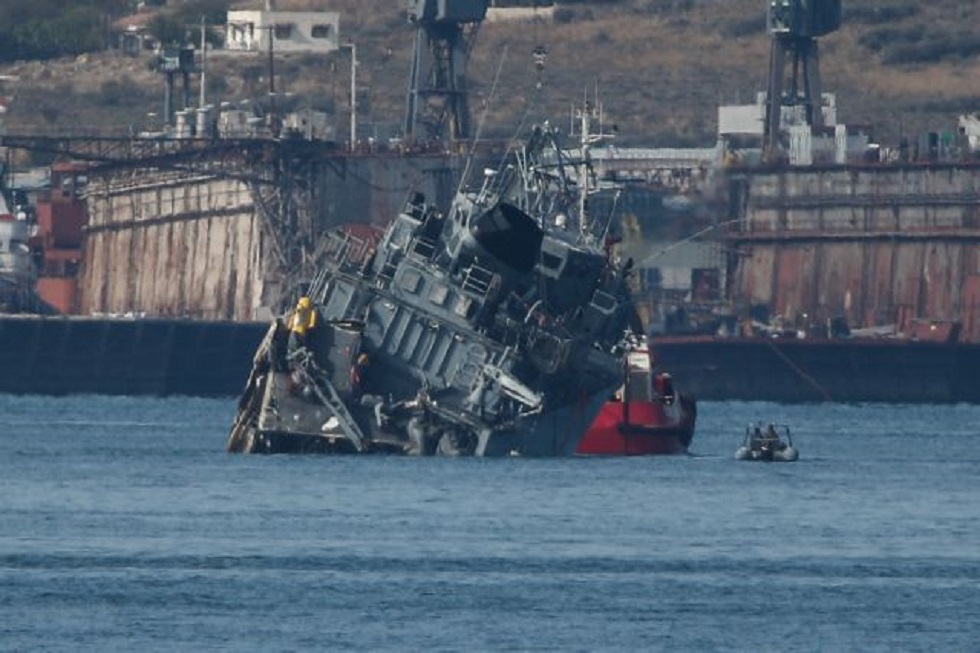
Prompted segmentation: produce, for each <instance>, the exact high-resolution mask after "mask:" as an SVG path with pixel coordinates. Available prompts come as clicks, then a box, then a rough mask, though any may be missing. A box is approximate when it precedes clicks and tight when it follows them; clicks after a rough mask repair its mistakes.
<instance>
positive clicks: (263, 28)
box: [225, 10, 340, 53]
mask: <svg viewBox="0 0 980 653" xmlns="http://www.w3.org/2000/svg"><path fill="white" fill-rule="evenodd" d="M339 31H340V13H339V12H336V11H252V10H247V11H229V12H228V25H227V30H226V37H225V47H226V48H227V49H228V50H232V51H235V50H238V51H244V52H265V51H268V49H269V38H270V34H271V36H272V39H273V41H272V49H273V50H274V51H275V52H276V53H289V52H314V53H316V52H332V51H333V50H337V49H338V48H339V47H340V43H339V38H340V37H339Z"/></svg>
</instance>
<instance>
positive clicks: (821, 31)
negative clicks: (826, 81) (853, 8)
mask: <svg viewBox="0 0 980 653" xmlns="http://www.w3.org/2000/svg"><path fill="white" fill-rule="evenodd" d="M841 3H842V0H770V2H769V7H768V13H767V16H766V26H767V29H768V31H769V34H770V36H771V37H772V50H771V52H770V55H769V80H768V85H767V90H766V114H765V131H764V135H763V151H764V152H765V154H766V156H767V158H770V159H771V158H774V157H775V156H776V154H777V153H778V151H779V149H780V144H779V132H780V124H781V120H782V116H783V108H784V107H802V110H803V114H804V116H805V119H806V122H807V124H808V125H810V127H811V128H819V127H822V126H823V114H822V110H821V90H820V62H819V51H818V46H817V37H819V36H824V35H826V34H830V33H831V32H834V31H836V30H837V29H838V28H839V27H840V25H841ZM787 59H789V60H790V61H791V62H792V68H791V73H790V76H789V84H788V86H787V85H786V84H785V81H786V64H787Z"/></svg>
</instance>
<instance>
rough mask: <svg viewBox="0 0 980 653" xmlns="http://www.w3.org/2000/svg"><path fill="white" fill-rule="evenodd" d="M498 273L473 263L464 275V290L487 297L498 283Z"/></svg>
mask: <svg viewBox="0 0 980 653" xmlns="http://www.w3.org/2000/svg"><path fill="white" fill-rule="evenodd" d="M495 277H496V275H495V274H494V273H493V272H491V271H490V270H488V269H486V268H484V267H480V266H479V265H476V264H473V265H470V267H468V268H466V274H465V275H464V276H463V290H467V291H469V292H471V293H474V294H476V295H479V296H480V297H486V296H487V295H489V294H490V291H491V290H493V288H494V287H495V285H496V282H495Z"/></svg>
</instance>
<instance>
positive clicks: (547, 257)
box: [541, 252, 564, 270]
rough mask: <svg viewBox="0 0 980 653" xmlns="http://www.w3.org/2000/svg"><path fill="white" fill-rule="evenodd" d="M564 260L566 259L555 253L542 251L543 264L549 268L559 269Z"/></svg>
mask: <svg viewBox="0 0 980 653" xmlns="http://www.w3.org/2000/svg"><path fill="white" fill-rule="evenodd" d="M563 260H564V259H562V258H561V257H560V256H555V255H554V254H549V253H548V252H541V265H543V266H544V267H546V268H548V269H549V270H557V269H559V268H560V267H561V263H562V261H563Z"/></svg>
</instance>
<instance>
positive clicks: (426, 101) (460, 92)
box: [404, 0, 489, 141]
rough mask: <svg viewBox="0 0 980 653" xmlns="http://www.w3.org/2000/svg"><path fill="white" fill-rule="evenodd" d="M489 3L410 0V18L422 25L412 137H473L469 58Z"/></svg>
mask: <svg viewBox="0 0 980 653" xmlns="http://www.w3.org/2000/svg"><path fill="white" fill-rule="evenodd" d="M488 5H489V0H408V18H409V20H410V21H411V22H412V23H414V24H415V25H416V27H417V30H416V33H415V51H414V56H413V58H412V70H411V74H410V76H409V83H408V98H407V102H406V105H407V110H406V113H405V124H404V132H405V136H406V137H408V138H410V139H415V140H422V139H428V140H442V139H446V138H448V139H449V140H450V141H455V140H460V139H466V138H469V136H470V125H469V122H470V117H469V103H468V101H467V97H466V95H467V90H466V62H467V60H468V58H469V53H470V48H471V46H472V44H473V40H474V38H475V36H476V31H477V30H478V28H479V26H480V23H482V22H483V19H484V17H486V14H487V7H488ZM422 128H424V129H425V132H424V133H421V130H422ZM447 132H448V133H447Z"/></svg>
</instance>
